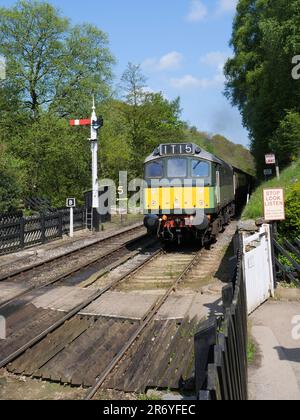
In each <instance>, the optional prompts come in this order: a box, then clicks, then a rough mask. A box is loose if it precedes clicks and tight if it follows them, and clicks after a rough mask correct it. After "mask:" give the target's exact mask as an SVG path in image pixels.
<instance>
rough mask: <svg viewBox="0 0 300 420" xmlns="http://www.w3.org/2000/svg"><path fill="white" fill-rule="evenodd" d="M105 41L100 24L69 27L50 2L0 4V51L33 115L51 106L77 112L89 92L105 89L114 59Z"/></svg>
mask: <svg viewBox="0 0 300 420" xmlns="http://www.w3.org/2000/svg"><path fill="white" fill-rule="evenodd" d="M107 45H108V40H107V36H106V35H105V34H104V33H103V32H102V31H101V30H99V29H97V28H96V27H94V26H92V25H82V26H80V25H79V26H75V27H72V26H71V25H70V22H69V21H68V19H66V18H63V17H62V16H61V15H60V13H59V12H58V11H57V10H56V9H55V8H54V7H53V6H51V5H50V4H49V3H44V2H37V1H25V0H21V1H20V2H18V3H17V5H16V6H14V7H13V8H11V9H6V8H0V54H2V55H3V56H4V57H5V58H6V62H7V75H8V78H9V79H10V80H11V82H12V83H13V84H14V86H15V88H17V89H18V91H19V93H20V95H21V97H22V100H23V104H24V106H25V107H26V108H28V109H30V110H31V112H32V116H33V117H34V118H37V117H38V115H39V112H40V111H41V109H43V110H45V109H47V108H49V107H51V108H52V109H54V110H55V111H58V112H59V113H60V114H61V115H69V114H73V113H74V112H75V110H76V111H77V112H80V111H81V110H82V111H83V110H84V105H87V100H90V98H91V95H92V93H95V94H96V95H97V97H98V98H102V97H103V96H104V95H105V94H107V91H108V82H109V81H110V79H111V65H112V64H113V62H114V60H113V58H112V56H111V54H110V52H109V50H108V46H107Z"/></svg>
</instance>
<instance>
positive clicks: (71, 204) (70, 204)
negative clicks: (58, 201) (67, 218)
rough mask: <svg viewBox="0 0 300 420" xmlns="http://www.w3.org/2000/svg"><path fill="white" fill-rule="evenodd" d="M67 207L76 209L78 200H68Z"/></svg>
mask: <svg viewBox="0 0 300 420" xmlns="http://www.w3.org/2000/svg"><path fill="white" fill-rule="evenodd" d="M67 207H68V208H69V209H74V208H75V207H76V198H67Z"/></svg>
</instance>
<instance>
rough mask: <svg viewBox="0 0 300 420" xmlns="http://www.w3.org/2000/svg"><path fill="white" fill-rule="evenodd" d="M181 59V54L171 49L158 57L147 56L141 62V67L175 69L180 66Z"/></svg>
mask: <svg viewBox="0 0 300 420" xmlns="http://www.w3.org/2000/svg"><path fill="white" fill-rule="evenodd" d="M182 60H183V55H182V54H180V53H179V52H177V51H172V52H170V53H168V54H166V55H164V56H163V57H161V58H159V59H157V58H147V59H146V60H145V61H144V62H143V63H142V68H143V69H145V70H150V71H164V70H175V69H178V68H179V67H180V65H181V63H182Z"/></svg>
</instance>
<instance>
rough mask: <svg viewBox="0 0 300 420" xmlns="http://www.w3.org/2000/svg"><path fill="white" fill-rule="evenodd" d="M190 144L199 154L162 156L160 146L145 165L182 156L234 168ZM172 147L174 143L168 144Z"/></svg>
mask: <svg viewBox="0 0 300 420" xmlns="http://www.w3.org/2000/svg"><path fill="white" fill-rule="evenodd" d="M189 144H190V145H192V146H193V147H194V150H195V151H196V150H198V151H199V152H197V153H193V154H189V155H187V154H182V155H181V154H179V153H178V154H172V155H163V156H162V155H161V154H160V153H159V148H160V146H158V147H157V148H156V149H155V150H154V152H153V153H152V154H151V155H150V156H148V157H147V159H146V160H145V162H144V163H149V162H152V161H155V160H158V159H161V158H167V157H169V158H170V157H179V156H182V157H195V158H197V159H203V160H207V161H208V162H213V163H218V164H220V165H226V166H228V167H230V168H232V166H231V165H229V164H228V163H227V162H225V161H224V160H222V159H219V158H218V157H217V156H214V155H213V154H211V153H209V152H207V151H206V150H204V149H202V148H201V147H200V146H198V145H196V144H191V143H189ZM171 145H173V143H170V144H168V146H171Z"/></svg>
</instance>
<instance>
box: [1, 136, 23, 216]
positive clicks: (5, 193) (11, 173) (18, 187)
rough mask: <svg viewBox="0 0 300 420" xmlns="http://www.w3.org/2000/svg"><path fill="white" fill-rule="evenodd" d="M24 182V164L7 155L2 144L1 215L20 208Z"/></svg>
mask: <svg viewBox="0 0 300 420" xmlns="http://www.w3.org/2000/svg"><path fill="white" fill-rule="evenodd" d="M24 182H25V179H24V170H23V167H22V162H21V161H18V160H17V159H15V158H13V156H11V155H10V154H9V153H7V151H6V150H5V145H3V144H1V143H0V213H5V212H8V211H14V210H16V209H17V208H18V206H19V200H20V197H21V194H22V191H23V186H24Z"/></svg>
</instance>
